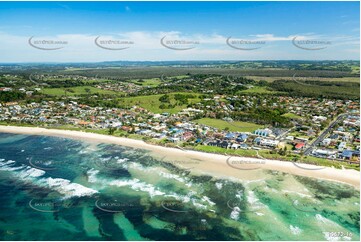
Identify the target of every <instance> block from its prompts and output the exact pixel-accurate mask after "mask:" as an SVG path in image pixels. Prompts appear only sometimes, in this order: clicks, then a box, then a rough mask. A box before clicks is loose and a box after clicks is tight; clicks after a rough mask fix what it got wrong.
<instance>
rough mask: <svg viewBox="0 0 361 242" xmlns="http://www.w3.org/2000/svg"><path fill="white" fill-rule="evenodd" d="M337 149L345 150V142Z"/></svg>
mask: <svg viewBox="0 0 361 242" xmlns="http://www.w3.org/2000/svg"><path fill="white" fill-rule="evenodd" d="M337 148H338V150H339V151H343V150H344V149H346V142H341V143H340V144H339V145H338V147H337Z"/></svg>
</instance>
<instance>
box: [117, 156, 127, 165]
mask: <svg viewBox="0 0 361 242" xmlns="http://www.w3.org/2000/svg"><path fill="white" fill-rule="evenodd" d="M127 161H129V159H128V158H123V159H121V158H120V159H119V157H118V159H117V163H118V164H121V163H124V162H127Z"/></svg>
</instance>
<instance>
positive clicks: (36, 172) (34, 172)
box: [19, 166, 45, 178]
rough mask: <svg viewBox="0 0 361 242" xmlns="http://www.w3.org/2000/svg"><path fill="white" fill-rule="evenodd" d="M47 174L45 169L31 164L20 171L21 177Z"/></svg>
mask: <svg viewBox="0 0 361 242" xmlns="http://www.w3.org/2000/svg"><path fill="white" fill-rule="evenodd" d="M44 174H45V171H43V170H40V169H36V168H33V167H30V166H27V167H26V168H25V169H23V170H22V171H21V172H19V176H20V177H21V178H28V177H40V176H43V175H44Z"/></svg>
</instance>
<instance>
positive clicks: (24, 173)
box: [0, 159, 45, 180]
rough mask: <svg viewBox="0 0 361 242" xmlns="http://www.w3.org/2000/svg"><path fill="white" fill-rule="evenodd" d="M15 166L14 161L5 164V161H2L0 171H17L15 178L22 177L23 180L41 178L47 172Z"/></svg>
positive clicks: (29, 167)
mask: <svg viewBox="0 0 361 242" xmlns="http://www.w3.org/2000/svg"><path fill="white" fill-rule="evenodd" d="M14 164H15V161H14V160H8V161H5V162H4V159H3V160H2V161H0V170H2V171H17V173H13V175H14V176H17V177H20V178H22V179H24V180H25V179H27V178H32V177H39V176H42V175H44V174H45V171H43V170H40V169H36V168H33V167H31V166H25V165H20V166H13V165H14Z"/></svg>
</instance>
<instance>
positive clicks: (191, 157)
mask: <svg viewBox="0 0 361 242" xmlns="http://www.w3.org/2000/svg"><path fill="white" fill-rule="evenodd" d="M0 133H14V134H25V135H42V136H55V137H63V138H71V139H76V140H81V141H85V142H95V143H108V144H116V145H121V146H127V147H132V148H139V149H144V150H148V151H150V152H151V154H152V155H154V156H156V157H157V158H163V159H165V161H166V162H167V160H168V161H169V162H173V163H175V164H178V163H179V164H182V165H180V167H183V168H184V163H187V161H188V162H189V163H190V164H192V165H187V166H188V167H189V166H191V167H190V169H192V172H193V171H194V172H198V173H201V174H208V175H213V176H217V177H223V178H228V179H229V178H234V179H238V180H241V181H250V180H257V179H259V177H260V176H261V177H264V176H265V175H264V173H263V171H264V170H274V171H280V172H285V173H288V174H292V175H299V176H306V177H312V178H317V179H322V180H328V181H335V182H341V183H347V184H349V185H352V186H353V187H355V188H357V189H358V190H360V172H359V171H356V170H353V169H342V170H341V169H336V168H331V167H321V166H316V165H310V164H303V163H297V164H296V163H293V162H290V161H280V160H270V159H260V158H250V157H238V156H227V155H221V154H213V153H206V152H201V151H193V150H181V149H178V148H170V147H163V146H158V145H152V144H148V143H145V142H144V141H142V140H135V139H130V138H124V137H114V136H110V135H103V134H96V133H90V132H82V131H72V130H57V129H46V128H38V127H18V126H3V125H0ZM240 163H241V164H242V165H241V166H237V165H240ZM255 175H256V176H258V177H257V179H255V178H254V176H255Z"/></svg>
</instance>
